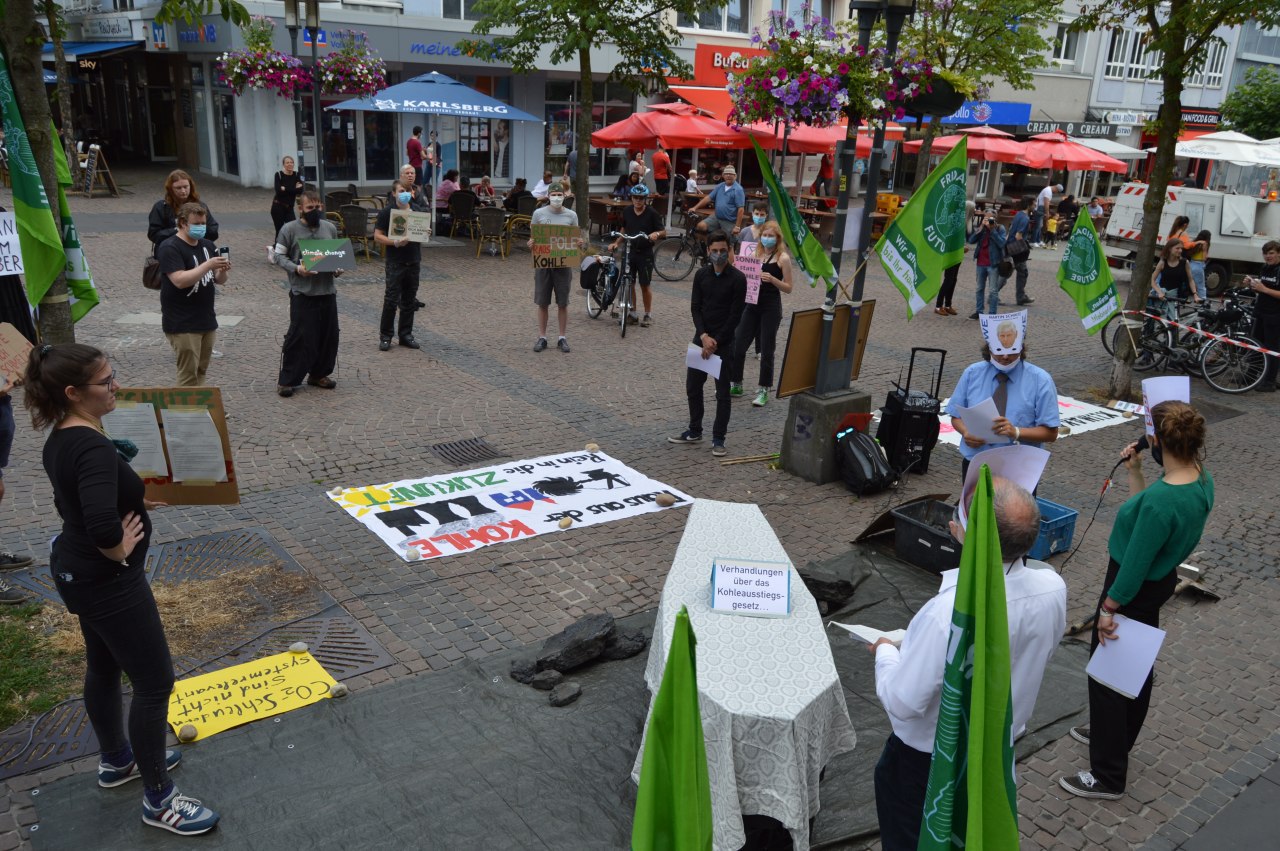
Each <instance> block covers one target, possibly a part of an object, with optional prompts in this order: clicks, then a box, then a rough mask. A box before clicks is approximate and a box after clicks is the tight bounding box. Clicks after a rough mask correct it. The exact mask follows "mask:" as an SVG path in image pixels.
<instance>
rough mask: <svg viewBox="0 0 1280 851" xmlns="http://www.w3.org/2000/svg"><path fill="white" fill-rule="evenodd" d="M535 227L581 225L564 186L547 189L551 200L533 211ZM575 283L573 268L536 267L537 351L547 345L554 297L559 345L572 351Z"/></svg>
mask: <svg viewBox="0 0 1280 851" xmlns="http://www.w3.org/2000/svg"><path fill="white" fill-rule="evenodd" d="M532 224H533V226H534V227H536V226H538V225H569V226H571V227H575V228H576V227H577V226H578V214H577V213H575V212H574V211H573V210H569V209H566V208H565V206H564V185H563V184H561V183H553V184H551V186H550V187H548V189H547V203H546V205H544V206H542V207H539V208H538V209H536V210H534V211H533V222H532ZM529 250H530V251H532V250H533V237H529ZM572 283H573V269H571V268H570V269H534V270H533V303H534V304H536V305H537V306H538V339H537V341H536V342H535V343H534V344H533V350H534V351H535V352H540V351H542V350H543V349H545V348H546V347H547V319H548V318H549V314H550V308H551V296H552V294H554V295H555V298H556V318H557V320H558V321H559V323H560V338H559V339H558V340H557V341H556V348H557V349H559V350H560V351H562V352H564V353H565V354H568V353H569V341H568V340H566V339H565V336H564V335H565V331H567V330H568V327H569V286H570V285H571V284H572Z"/></svg>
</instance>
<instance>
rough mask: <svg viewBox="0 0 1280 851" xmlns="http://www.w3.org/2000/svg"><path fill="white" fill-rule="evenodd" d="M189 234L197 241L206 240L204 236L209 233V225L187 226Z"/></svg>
mask: <svg viewBox="0 0 1280 851" xmlns="http://www.w3.org/2000/svg"><path fill="white" fill-rule="evenodd" d="M187 232H188V233H190V234H191V235H192V236H193V237H195V238H196V239H204V235H205V234H206V233H208V232H209V226H208V225H187Z"/></svg>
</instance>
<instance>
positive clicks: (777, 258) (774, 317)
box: [729, 221, 793, 408]
mask: <svg viewBox="0 0 1280 851" xmlns="http://www.w3.org/2000/svg"><path fill="white" fill-rule="evenodd" d="M759 227H760V236H759V239H758V241H757V242H756V248H755V256H756V257H757V258H758V259H759V260H760V261H761V265H760V293H759V295H758V296H757V298H756V303H755V304H745V303H744V305H743V307H742V319H741V321H740V322H739V324H738V328H737V331H735V332H734V337H733V339H734V345H733V372H732V374H731V376H730V382H731V384H730V387H729V395H730V396H741V395H742V374H743V371H744V370H745V368H746V361H747V350H748V349H749V348H751V344H752V343H753V342H756V341H758V342H759V343H760V383H759V385H758V386H757V388H756V395H755V398H754V399H752V400H751V404H752V405H753V406H755V407H757V408H763V407H764V406H765V405H766V404H768V402H769V391H770V390H772V389H773V354H774V350H775V349H776V348H777V346H778V326H780V325H781V324H782V294H783V293H789V292H791V290H792V288H793V282H792V263H791V255H790V254H788V253H787V250H786V248H785V246H784V244H783V242H782V228H781V227H780V226H779V225H778V223H777V222H775V221H767V222H765V223H764V224H763V225H760V226H759ZM744 301H745V296H744Z"/></svg>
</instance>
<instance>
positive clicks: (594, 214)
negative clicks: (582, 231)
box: [587, 201, 610, 237]
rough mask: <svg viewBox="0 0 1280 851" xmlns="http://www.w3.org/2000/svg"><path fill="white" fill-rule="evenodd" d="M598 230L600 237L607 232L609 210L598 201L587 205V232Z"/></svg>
mask: <svg viewBox="0 0 1280 851" xmlns="http://www.w3.org/2000/svg"><path fill="white" fill-rule="evenodd" d="M591 228H599V229H600V236H602V237H603V236H604V235H605V234H606V233H608V232H609V230H610V228H609V208H608V207H606V206H605V205H604V204H603V203H601V202H599V201H589V202H588V203H587V230H588V231H590V229H591Z"/></svg>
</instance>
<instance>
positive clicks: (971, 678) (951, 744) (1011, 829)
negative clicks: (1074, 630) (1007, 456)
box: [917, 464, 1018, 851]
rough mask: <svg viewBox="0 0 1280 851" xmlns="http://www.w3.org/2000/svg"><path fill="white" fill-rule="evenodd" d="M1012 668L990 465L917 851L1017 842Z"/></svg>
mask: <svg viewBox="0 0 1280 851" xmlns="http://www.w3.org/2000/svg"><path fill="white" fill-rule="evenodd" d="M1010 676H1011V674H1010V660H1009V618H1008V612H1007V610H1006V609H1005V590H1004V570H1003V569H1002V559H1001V556H1000V539H999V537H998V536H997V535H996V518H995V508H994V507H993V506H992V498H991V469H990V468H989V467H987V465H985V464H983V465H982V470H981V473H980V475H979V477H978V487H977V490H976V492H975V493H974V497H973V503H972V504H971V505H970V506H969V528H968V530H967V532H966V533H965V537H964V548H963V550H962V551H961V553H960V578H959V582H958V584H957V585H956V602H955V609H954V611H953V612H952V614H951V638H950V640H949V641H948V642H947V658H946V668H945V670H944V672H943V675H942V704H941V706H940V707H939V710H938V728H937V732H936V733H935V734H934V743H933V762H932V764H931V765H930V767H929V790H928V792H927V793H926V794H925V802H924V817H923V821H922V822H921V825H920V843H919V845H918V846H917V848H918V849H919V851H957V849H961V848H963V849H966V851H984V849H985V850H986V851H997V849H1006V848H1017V847H1018V804H1017V795H1016V792H1015V791H1014V785H1013V729H1012V727H1013V688H1012V684H1011V681H1010Z"/></svg>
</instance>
